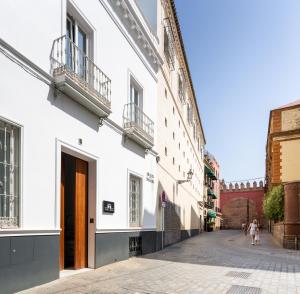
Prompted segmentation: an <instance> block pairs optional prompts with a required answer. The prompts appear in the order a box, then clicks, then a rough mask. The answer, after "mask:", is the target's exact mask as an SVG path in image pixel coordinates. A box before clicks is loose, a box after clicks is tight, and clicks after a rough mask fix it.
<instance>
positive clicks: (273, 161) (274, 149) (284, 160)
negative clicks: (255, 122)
mask: <svg viewBox="0 0 300 294" xmlns="http://www.w3.org/2000/svg"><path fill="white" fill-rule="evenodd" d="M266 153H267V156H266V178H267V188H268V190H271V189H272V187H273V186H276V185H279V184H283V185H284V220H283V222H282V223H276V224H275V226H274V230H273V232H274V236H275V238H276V239H278V240H279V241H280V242H281V243H282V245H283V246H284V247H285V248H292V249H299V248H300V237H299V236H300V214H299V211H300V198H299V195H300V100H298V101H295V102H293V103H290V104H288V105H284V106H282V107H279V108H277V109H274V110H272V111H271V113H270V120H269V129H268V138H267V148H266Z"/></svg>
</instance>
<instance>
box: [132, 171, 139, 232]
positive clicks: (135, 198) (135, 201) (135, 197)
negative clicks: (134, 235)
mask: <svg viewBox="0 0 300 294" xmlns="http://www.w3.org/2000/svg"><path fill="white" fill-rule="evenodd" d="M140 218H141V179H140V178H138V177H135V176H133V175H130V180H129V224H130V226H131V227H140V225H141V220H140Z"/></svg>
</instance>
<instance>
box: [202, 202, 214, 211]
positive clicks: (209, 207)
mask: <svg viewBox="0 0 300 294" xmlns="http://www.w3.org/2000/svg"><path fill="white" fill-rule="evenodd" d="M204 207H205V208H208V209H213V208H214V203H213V202H212V201H206V202H205V203H204Z"/></svg>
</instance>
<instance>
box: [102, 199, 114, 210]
mask: <svg viewBox="0 0 300 294" xmlns="http://www.w3.org/2000/svg"><path fill="white" fill-rule="evenodd" d="M103 212H106V213H114V212H115V202H110V201H105V200H104V201H103Z"/></svg>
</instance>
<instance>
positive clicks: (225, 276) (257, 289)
mask: <svg viewBox="0 0 300 294" xmlns="http://www.w3.org/2000/svg"><path fill="white" fill-rule="evenodd" d="M20 293H22V294H31V293H43V294H48V293H75V294H76V293H77V294H78V293H107V294H108V293H109V294H111V293H121V294H123V293H127V294H128V293H134V294H145V293H149V294H153V293H168V294H170V293H191V294H193V293H195V294H196V293H214V294H219V293H220V294H221V293H228V294H240V293H243V294H258V293H272V294H273V293H277V294H293V293H295V294H296V293H298V294H300V252H299V251H292V250H286V249H282V248H280V247H278V246H277V245H276V244H275V243H274V242H273V239H272V237H271V236H270V235H269V234H267V233H265V234H261V245H259V246H252V245H251V244H250V240H249V236H247V237H245V236H244V235H243V234H242V233H241V232H238V231H219V232H211V233H203V234H201V235H199V236H196V237H194V238H191V239H188V240H186V241H184V242H181V243H177V244H175V245H173V246H169V247H167V248H166V249H164V250H163V251H160V252H156V253H153V254H148V255H145V256H142V257H138V258H131V259H129V260H126V261H122V262H117V263H114V264H111V265H108V266H104V267H101V268H99V269H97V270H91V271H89V272H85V273H82V274H77V275H73V276H71V277H65V278H61V279H59V280H56V281H54V282H51V283H48V284H44V285H42V286H39V287H35V288H32V289H30V290H27V291H23V292H20Z"/></svg>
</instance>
